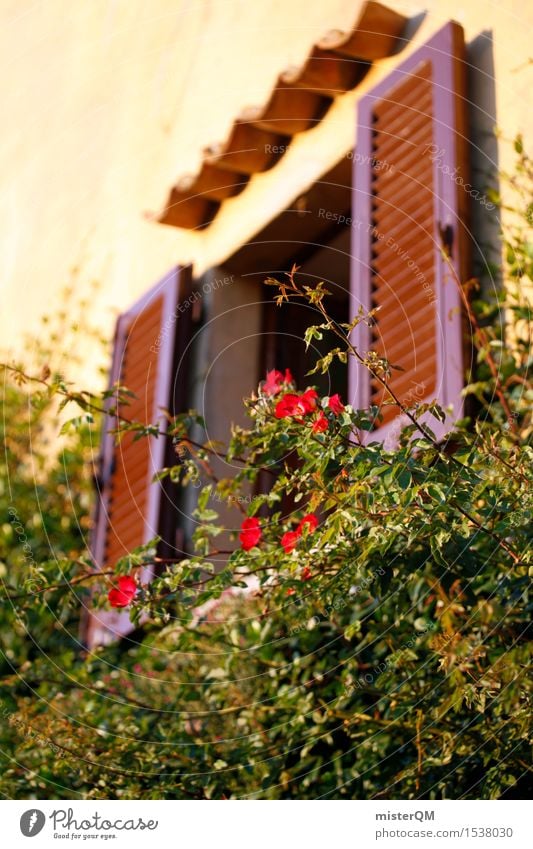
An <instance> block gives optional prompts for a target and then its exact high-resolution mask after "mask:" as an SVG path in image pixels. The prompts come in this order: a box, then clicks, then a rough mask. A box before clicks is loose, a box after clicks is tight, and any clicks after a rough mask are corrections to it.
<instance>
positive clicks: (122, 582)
mask: <svg viewBox="0 0 533 849" xmlns="http://www.w3.org/2000/svg"><path fill="white" fill-rule="evenodd" d="M136 592H137V584H136V583H135V581H134V579H133V578H131V577H130V576H129V575H121V576H120V578H119V579H118V587H113V589H112V590H109V592H108V594H107V598H108V599H109V604H110V605H111V607H127V606H128V604H131V601H132V599H133V596H134V595H135V593H136Z"/></svg>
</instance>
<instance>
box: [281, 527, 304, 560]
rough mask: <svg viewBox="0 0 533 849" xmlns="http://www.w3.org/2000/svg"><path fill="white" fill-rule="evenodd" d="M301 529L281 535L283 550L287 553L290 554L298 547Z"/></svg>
mask: <svg viewBox="0 0 533 849" xmlns="http://www.w3.org/2000/svg"><path fill="white" fill-rule="evenodd" d="M300 534H301V531H299V530H296V531H287V533H286V534H283V536H282V537H281V544H282V546H283V550H284V551H285V554H290V553H291V551H293V550H294V549H295V548H296V543H297V542H298V540H299V539H300Z"/></svg>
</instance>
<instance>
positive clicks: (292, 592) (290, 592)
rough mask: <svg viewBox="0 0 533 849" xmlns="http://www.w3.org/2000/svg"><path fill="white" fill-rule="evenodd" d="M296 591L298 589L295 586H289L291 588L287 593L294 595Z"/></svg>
mask: <svg viewBox="0 0 533 849" xmlns="http://www.w3.org/2000/svg"><path fill="white" fill-rule="evenodd" d="M295 592H296V590H295V589H293V587H289V589H288V590H287V595H294V593H295Z"/></svg>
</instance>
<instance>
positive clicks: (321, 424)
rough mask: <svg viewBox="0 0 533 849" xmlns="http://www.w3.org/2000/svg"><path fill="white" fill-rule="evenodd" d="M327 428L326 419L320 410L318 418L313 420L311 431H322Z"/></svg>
mask: <svg viewBox="0 0 533 849" xmlns="http://www.w3.org/2000/svg"><path fill="white" fill-rule="evenodd" d="M327 429H328V420H327V418H326V417H325V415H324V413H323V412H322V410H320V412H319V414H318V418H317V419H316V421H314V422H313V426H312V428H311V430H312V431H313V433H324V431H325V430H327Z"/></svg>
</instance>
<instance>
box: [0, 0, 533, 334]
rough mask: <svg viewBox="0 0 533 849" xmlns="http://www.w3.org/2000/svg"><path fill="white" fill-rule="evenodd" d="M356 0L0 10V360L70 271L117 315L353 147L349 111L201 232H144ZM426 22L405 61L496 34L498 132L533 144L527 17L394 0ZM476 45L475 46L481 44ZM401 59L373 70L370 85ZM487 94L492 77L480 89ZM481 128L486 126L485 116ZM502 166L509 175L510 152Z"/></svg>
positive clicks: (220, 247)
mask: <svg viewBox="0 0 533 849" xmlns="http://www.w3.org/2000/svg"><path fill="white" fill-rule="evenodd" d="M361 5H362V4H361V2H359V0H355V2H354V0H327V2H323V0H252V2H250V0H154V1H153V2H150V3H146V2H141V0H90V2H89V0H78V2H74V3H69V2H66V0H45V2H43V3H40V4H35V3H33V2H29V0H11V2H10V0H4V3H3V4H2V9H1V17H2V26H1V28H0V57H1V58H0V62H1V63H2V65H3V68H2V74H1V80H2V90H3V94H2V101H3V107H4V109H3V111H4V121H3V129H2V134H1V138H0V209H1V212H0V262H1V267H2V311H1V317H0V334H1V336H0V339H1V343H0V344H1V347H5V346H6V345H9V346H12V347H13V348H14V349H16V347H17V344H18V340H19V338H20V334H21V332H22V330H23V329H24V328H26V327H28V325H29V326H32V324H34V323H35V322H36V320H37V317H38V316H39V315H40V314H41V313H42V312H43V310H46V309H49V308H51V307H53V306H54V304H58V303H59V300H60V298H59V292H60V289H61V287H62V286H63V284H64V283H65V281H67V280H68V278H69V270H70V269H71V268H72V266H79V267H80V278H79V279H80V283H79V285H80V287H81V288H83V281H88V280H90V279H93V278H96V279H99V280H100V281H101V282H102V285H103V291H102V295H101V297H100V301H99V305H98V309H99V311H100V314H101V316H102V323H103V325H104V327H107V328H109V327H110V325H111V311H110V310H108V309H107V307H111V306H113V307H125V306H127V305H128V304H129V303H130V302H131V301H132V300H133V299H134V298H135V297H137V296H138V295H140V294H141V293H142V292H143V291H144V290H145V289H146V288H147V287H148V286H149V285H150V284H151V283H153V282H154V281H156V280H157V279H158V278H159V277H160V276H162V274H163V273H164V272H165V271H166V270H167V269H168V268H169V267H170V266H171V265H173V264H174V263H175V262H176V261H177V260H183V261H184V260H188V259H190V260H193V259H194V260H195V261H196V264H197V267H198V270H200V271H201V270H203V269H205V268H208V267H209V266H210V265H211V264H214V263H216V262H217V261H219V260H220V259H221V258H223V257H224V256H225V255H227V254H228V253H229V252H230V251H231V249H232V248H234V247H236V246H237V245H238V244H239V243H240V242H241V241H242V240H245V239H246V238H247V237H249V236H250V235H251V234H252V233H253V232H254V231H255V230H256V229H258V228H259V227H260V226H261V225H262V224H263V223H265V222H266V220H268V218H269V217H270V215H272V214H274V213H275V212H276V211H278V210H279V209H281V208H283V206H284V205H285V204H286V203H287V202H289V201H290V200H291V198H292V197H293V195H294V194H295V193H296V192H298V191H299V190H300V189H301V188H302V187H304V186H305V184H306V183H307V182H310V181H311V180H313V179H314V178H316V177H318V176H320V174H321V173H322V172H323V171H324V170H325V169H326V167H327V166H328V165H329V164H333V163H334V162H335V161H336V159H337V158H338V157H339V156H340V155H342V154H343V153H344V152H345V151H346V150H348V149H349V147H350V146H351V144H352V143H353V139H354V118H353V113H354V100H355V97H354V95H352V94H348V95H346V96H345V97H344V98H341V99H340V100H339V102H338V103H337V104H336V106H335V107H334V109H333V110H332V111H331V112H330V114H328V117H327V119H326V120H325V121H324V122H322V124H321V125H320V126H319V127H317V128H316V129H315V130H313V131H311V132H309V133H307V134H305V135H304V136H301V137H299V138H298V139H297V141H296V143H295V144H294V145H293V148H292V149H291V151H290V152H289V153H288V154H287V155H286V156H285V157H284V158H283V159H282V160H281V162H280V163H279V164H278V165H277V166H276V167H275V168H274V169H273V170H272V171H270V172H268V173H266V174H264V175H261V176H259V177H256V178H255V179H254V180H253V182H252V184H251V185H250V186H249V187H248V188H247V189H246V190H245V192H244V193H243V194H242V195H241V196H240V197H239V198H236V199H234V200H232V201H231V202H229V203H228V204H227V209H226V210H225V212H224V214H223V215H222V216H221V217H220V219H219V220H217V221H216V222H215V224H214V225H213V227H211V228H210V229H209V230H208V231H205V232H203V233H189V232H186V231H178V230H175V229H173V228H169V227H165V226H162V225H158V224H155V223H153V221H151V220H149V217H147V213H155V212H157V211H158V210H159V209H161V207H162V205H163V202H164V200H165V198H166V196H167V193H168V190H169V188H170V186H171V185H172V183H173V182H174V181H175V180H176V178H178V177H179V176H181V175H183V174H184V173H187V172H194V171H196V170H197V169H198V168H199V165H200V158H201V150H202V148H203V147H204V146H206V145H208V144H209V143H211V142H214V141H218V140H223V139H224V138H225V137H226V135H227V132H228V130H229V128H230V126H231V124H232V122H233V120H234V118H235V117H236V116H237V114H238V113H239V112H240V111H241V110H242V108H243V107H245V106H249V105H254V104H260V103H262V102H264V101H265V99H266V97H267V95H268V92H269V90H270V88H271V86H272V85H273V83H274V81H275V79H276V78H277V76H278V74H279V73H280V71H282V70H283V69H284V68H286V67H287V66H289V65H292V64H299V62H301V61H302V60H303V59H304V57H305V55H306V53H307V51H308V50H309V48H310V46H311V45H312V43H313V42H314V41H315V40H317V39H318V38H319V37H320V36H322V35H323V34H324V33H325V32H327V31H328V30H330V29H335V28H338V29H347V28H349V27H350V26H351V25H352V24H353V22H354V21H355V20H356V18H357V14H358V9H359V8H360V7H361ZM389 5H391V6H392V7H393V8H395V9H397V10H398V11H401V12H404V13H406V14H408V15H418V14H420V13H421V12H422V11H423V10H424V9H425V10H427V14H426V16H425V19H424V20H423V22H422V24H421V26H420V27H419V28H418V30H417V31H416V34H415V35H414V37H413V40H412V42H411V43H410V45H409V46H408V47H407V48H406V50H405V51H403V53H402V56H403V55H407V53H408V52H409V51H410V50H411V49H414V48H415V47H417V46H418V45H419V44H420V43H421V42H422V41H425V40H426V39H427V38H428V37H429V36H430V35H431V34H432V33H433V32H434V31H435V30H436V29H437V28H438V27H439V26H440V24H442V23H443V22H445V21H446V20H449V19H450V18H455V19H456V20H458V21H459V22H460V23H461V24H462V25H463V26H464V28H465V31H466V38H467V41H472V40H473V39H476V38H478V37H479V36H480V34H481V33H483V32H485V33H487V32H490V31H492V34H493V38H494V67H495V87H496V105H497V117H498V124H499V126H500V127H501V128H502V129H503V131H504V133H505V134H506V135H508V136H512V135H514V134H515V133H516V132H517V131H521V132H523V133H524V134H525V136H526V138H529V140H530V141H531V140H533V117H532V113H531V109H530V108H529V107H528V95H529V91H530V89H531V66H529V67H527V65H528V60H529V57H530V55H531V54H532V51H531V47H530V44H531V33H532V23H533V20H532V18H533V12H532V7H529V11H528V6H529V4H527V3H525V2H518V0H501V2H491V0H462V2H461V1H460V0H449V2H443V0H426V2H420V0H417V2H415V0H391V2H390V4H389ZM478 43H481V42H478ZM397 61H398V58H396V57H393V58H391V59H389V60H386V61H383V62H381V63H379V64H378V66H376V67H375V68H374V69H373V70H372V72H371V74H370V75H369V77H368V78H367V80H366V82H365V87H368V86H371V85H373V84H374V83H375V82H376V81H377V80H378V79H379V78H380V77H381V76H382V75H383V74H385V73H387V72H388V70H389V69H390V67H392V66H394V65H395V64H396V63H397ZM490 85H491V80H490V79H489V78H487V86H490ZM487 120H488V122H489V124H490V123H491V122H492V118H491V116H488V118H487ZM501 164H502V165H503V166H504V167H505V166H506V165H509V162H508V160H507V148H504V149H502V152H501Z"/></svg>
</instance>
